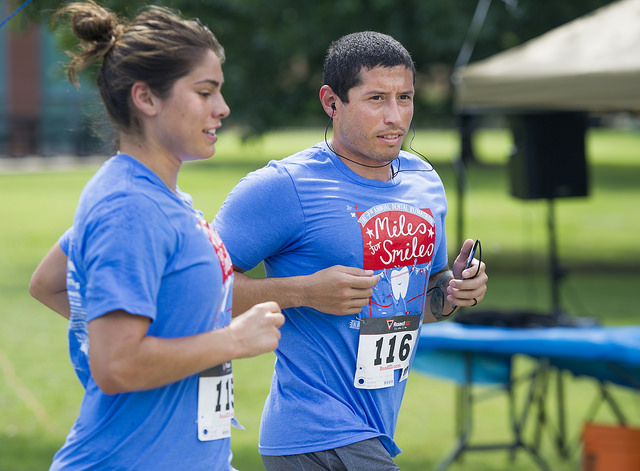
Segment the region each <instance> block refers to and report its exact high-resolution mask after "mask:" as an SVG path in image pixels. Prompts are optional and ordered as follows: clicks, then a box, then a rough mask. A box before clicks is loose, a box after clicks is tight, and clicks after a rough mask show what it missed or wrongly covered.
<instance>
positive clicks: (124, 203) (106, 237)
mask: <svg viewBox="0 0 640 471" xmlns="http://www.w3.org/2000/svg"><path fill="white" fill-rule="evenodd" d="M81 229H82V233H81V234H79V237H78V239H77V240H78V249H79V251H80V255H79V257H78V258H77V259H76V260H79V261H80V263H82V264H83V269H84V272H85V273H86V294H85V296H86V307H87V320H88V321H90V320H92V319H95V318H96V317H99V316H101V315H104V314H106V313H109V312H112V311H115V310H124V311H126V312H128V313H130V314H135V315H142V316H146V317H149V318H151V319H152V320H154V319H155V317H156V313H157V301H156V300H157V296H158V291H159V288H160V283H161V281H162V276H163V273H164V269H165V266H166V265H167V261H168V259H169V257H170V256H171V254H172V253H174V252H175V250H176V249H177V243H178V235H177V233H176V231H175V230H174V229H173V226H172V225H171V224H170V221H169V220H168V218H167V216H166V214H165V213H164V212H163V211H162V210H161V208H159V207H158V204H157V203H156V202H154V201H152V200H151V199H150V198H148V197H146V196H144V195H127V196H121V197H117V198H114V199H110V200H108V201H104V202H101V203H100V204H99V205H98V206H97V207H96V208H94V210H93V211H92V213H91V216H90V217H89V218H88V219H87V221H86V223H85V225H84V227H82V228H81ZM78 231H79V232H80V229H78Z"/></svg>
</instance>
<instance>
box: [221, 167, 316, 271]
mask: <svg viewBox="0 0 640 471" xmlns="http://www.w3.org/2000/svg"><path fill="white" fill-rule="evenodd" d="M213 224H214V227H215V229H216V231H217V232H218V234H219V235H220V238H221V239H222V241H223V242H224V244H225V246H226V247H227V250H228V251H229V255H230V256H231V260H232V262H233V264H234V265H235V266H237V267H238V268H240V269H242V270H250V269H252V268H253V267H255V266H256V265H258V264H259V263H260V262H262V261H263V260H265V259H266V258H268V257H270V256H272V255H275V254H278V253H282V252H284V251H287V250H293V249H294V248H295V247H296V245H297V244H298V242H299V238H300V236H301V234H303V232H304V217H303V214H302V208H301V205H300V200H299V198H298V195H297V193H296V189H295V186H294V184H293V182H292V180H291V177H290V175H289V173H288V172H287V171H286V169H284V168H283V167H282V166H278V165H277V164H276V163H273V162H272V163H271V164H269V165H268V166H267V167H264V168H262V169H260V170H257V171H255V172H252V173H250V174H249V175H247V176H246V177H245V178H243V179H242V180H240V182H239V183H238V185H236V187H235V188H234V189H233V190H232V191H231V193H229V196H228V197H227V199H226V200H225V202H224V203H223V205H222V207H221V208H220V211H219V212H218V214H217V215H216V217H215V219H214V221H213Z"/></svg>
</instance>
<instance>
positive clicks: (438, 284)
mask: <svg viewBox="0 0 640 471" xmlns="http://www.w3.org/2000/svg"><path fill="white" fill-rule="evenodd" d="M452 279H453V273H452V272H451V270H449V269H445V270H441V271H439V272H438V273H434V274H433V275H432V276H431V277H430V278H429V286H428V289H427V299H426V302H425V307H426V309H425V313H424V322H425V323H429V322H438V321H442V320H445V319H450V318H451V317H452V314H453V312H452V311H455V308H454V307H453V305H452V304H451V303H450V302H449V301H447V287H448V286H449V281H451V280H452Z"/></svg>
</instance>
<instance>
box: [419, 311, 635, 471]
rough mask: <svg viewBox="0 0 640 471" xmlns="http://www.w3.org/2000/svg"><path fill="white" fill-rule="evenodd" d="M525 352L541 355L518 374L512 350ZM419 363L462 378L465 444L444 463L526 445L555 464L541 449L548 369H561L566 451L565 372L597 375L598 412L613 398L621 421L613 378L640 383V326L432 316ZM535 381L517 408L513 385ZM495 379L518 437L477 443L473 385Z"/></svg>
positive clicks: (561, 441) (459, 415)
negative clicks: (492, 322)
mask: <svg viewBox="0 0 640 471" xmlns="http://www.w3.org/2000/svg"><path fill="white" fill-rule="evenodd" d="M515 355H526V356H528V357H531V358H533V359H535V360H536V361H534V362H533V363H534V365H535V367H534V368H533V369H532V370H531V371H530V372H529V373H527V374H526V375H525V377H524V378H514V377H513V368H512V363H513V358H514V356H515ZM413 368H415V370H416V371H419V372H422V373H425V374H430V375H434V376H438V377H441V378H444V379H447V380H451V381H454V382H456V383H457V384H458V386H459V388H458V401H457V404H456V419H457V420H456V423H457V432H458V444H457V445H456V447H455V448H454V450H453V451H452V452H451V453H450V454H449V456H448V457H447V458H445V459H444V460H443V462H442V463H441V464H440V466H439V468H438V469H440V470H442V469H446V467H447V466H448V465H449V464H450V463H451V462H452V461H454V460H455V459H457V458H458V457H459V456H460V455H461V454H462V453H463V452H465V451H471V450H490V449H508V450H510V451H511V452H512V453H514V452H515V451H516V450H517V449H519V448H521V449H524V450H526V451H527V452H528V453H530V454H531V456H532V457H533V459H534V460H535V461H536V463H538V465H539V467H540V468H541V469H545V470H546V469H549V467H548V465H547V464H546V462H545V460H544V459H543V458H542V457H541V456H540V454H539V453H538V445H539V438H540V432H541V430H542V428H543V427H544V426H545V424H546V422H547V419H548V411H547V407H546V405H545V398H546V396H547V392H548V385H549V377H550V375H551V374H552V373H554V372H555V373H557V382H556V385H557V394H558V417H557V421H558V427H559V431H558V433H557V436H556V437H555V438H556V445H557V448H558V451H559V452H560V453H561V454H563V455H565V456H566V454H567V450H568V447H567V438H566V429H565V424H564V407H563V404H564V398H563V387H562V382H561V377H560V373H561V372H565V371H568V372H570V373H571V374H573V375H580V376H587V377H591V378H594V379H595V380H596V381H598V385H599V392H600V395H599V397H598V402H595V403H594V404H593V406H592V411H591V414H595V410H596V409H597V407H599V406H600V404H602V403H606V404H608V405H609V406H610V407H611V408H612V411H613V412H614V413H615V414H616V417H617V419H618V421H619V422H620V423H625V417H624V414H623V412H622V411H621V410H620V408H619V407H618V406H617V404H616V403H615V401H614V400H613V397H612V396H611V395H610V394H609V392H608V390H607V384H608V383H614V384H617V385H621V386H625V387H629V388H633V389H640V326H625V327H602V326H596V327H540V328H507V327H492V326H470V325H464V324H461V323H457V322H440V323H436V324H425V325H424V326H423V327H422V331H421V335H420V341H419V342H418V346H417V349H416V357H415V359H414V363H413ZM522 379H524V380H526V381H527V383H528V400H527V402H526V404H525V406H524V407H523V408H522V410H521V411H519V412H516V407H515V398H514V397H513V386H514V384H515V383H516V382H517V381H520V380H522ZM479 384H484V385H487V386H495V387H496V389H497V390H501V391H504V392H506V393H507V395H508V399H509V412H510V414H509V415H510V422H511V428H512V436H513V438H512V440H511V441H509V442H508V443H499V444H489V445H472V444H471V443H470V435H471V431H472V423H471V417H472V409H473V405H474V400H475V399H474V395H473V392H472V389H473V386H474V385H479ZM533 414H536V419H537V427H536V437H535V440H534V443H527V442H525V440H524V439H523V437H522V429H523V427H524V424H525V422H526V421H527V420H528V418H529V417H530V416H531V415H533Z"/></svg>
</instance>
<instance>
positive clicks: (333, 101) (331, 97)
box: [320, 85, 340, 118]
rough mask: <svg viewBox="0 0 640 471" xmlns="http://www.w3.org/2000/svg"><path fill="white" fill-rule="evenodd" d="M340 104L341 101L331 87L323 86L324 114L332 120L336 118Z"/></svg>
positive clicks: (321, 92)
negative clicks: (338, 104)
mask: <svg viewBox="0 0 640 471" xmlns="http://www.w3.org/2000/svg"><path fill="white" fill-rule="evenodd" d="M338 102H340V99H339V98H338V96H337V95H336V94H335V93H334V91H333V89H332V88H331V87H330V86H329V85H323V86H322V87H321V88H320V103H321V104H322V107H323V108H324V112H325V113H327V115H329V116H331V117H332V118H333V117H335V114H336V106H337V103H338Z"/></svg>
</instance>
